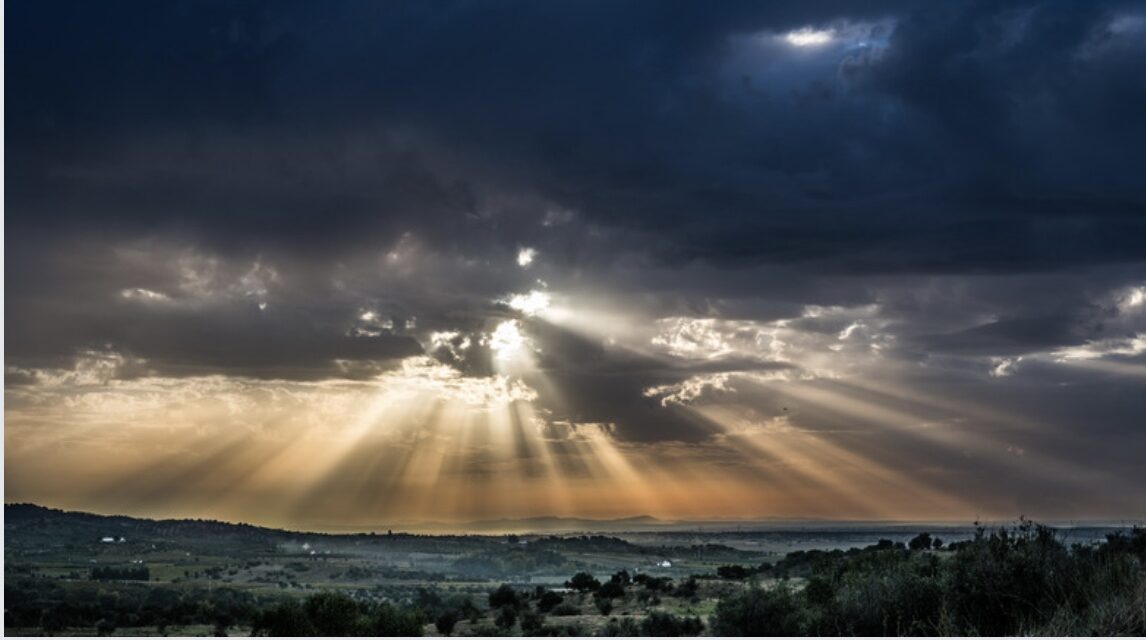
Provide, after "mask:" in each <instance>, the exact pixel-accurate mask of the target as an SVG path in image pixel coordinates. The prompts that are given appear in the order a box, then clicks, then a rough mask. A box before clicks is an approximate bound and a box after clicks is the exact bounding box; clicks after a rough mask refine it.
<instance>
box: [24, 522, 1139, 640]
mask: <svg viewBox="0 0 1146 640" xmlns="http://www.w3.org/2000/svg"><path fill="white" fill-rule="evenodd" d="M27 513H28V514H29V515H30V517H31V518H33V519H31V520H29V519H27V518H25V519H24V525H23V526H24V528H21V525H20V522H21V519H20V518H14V519H10V522H9V523H7V524H6V531H7V533H8V537H7V545H8V547H6V549H5V556H6V560H5V569H6V571H5V573H6V576H5V627H6V628H5V631H6V632H7V633H8V635H91V634H98V635H117V634H118V635H152V634H154V635H167V634H170V635H256V636H257V635H266V636H394V635H399V636H416V635H439V636H474V635H481V636H520V635H524V636H570V635H582V636H584V635H593V636H630V637H631V636H697V635H722V636H771V635H794V636H801V635H870V636H876V635H958V636H962V635H968V636H970V635H1144V634H1146V530H1143V529H1133V530H1118V531H1114V532H1111V533H1108V534H1107V535H1106V537H1105V539H1102V540H1099V539H1097V538H1092V539H1088V540H1086V541H1084V542H1076V543H1068V541H1067V540H1066V539H1064V538H1063V537H1062V536H1063V534H1062V533H1060V532H1056V531H1055V530H1053V529H1050V528H1048V527H1044V526H1039V525H1036V524H1034V523H1031V522H1028V521H1021V522H1020V523H1019V524H1018V526H1016V527H1012V528H1004V529H997V530H987V529H985V528H978V529H977V530H976V531H974V533H971V532H970V531H967V530H964V531H965V533H964V535H963V536H962V538H961V539H958V540H956V541H955V542H944V541H943V540H940V539H939V538H937V537H935V536H933V535H931V534H927V533H923V534H919V535H917V536H915V537H914V538H911V539H909V537H910V535H903V536H902V537H900V538H899V539H900V540H901V541H900V542H895V541H893V540H890V539H881V540H878V542H876V543H875V544H871V545H869V546H867V547H862V548H861V547H857V548H852V549H848V550H842V549H839V550H800V551H795V552H791V553H787V554H785V555H783V556H778V555H772V556H768V557H767V561H765V560H764V557H765V556H762V555H761V554H759V553H754V552H747V551H737V550H736V549H734V548H733V547H728V546H724V545H691V546H675V547H672V546H653V545H645V546H641V545H636V544H633V543H630V542H627V541H625V540H621V539H618V538H611V537H604V536H569V537H566V538H557V537H553V536H546V537H537V538H533V539H526V538H525V537H522V538H518V537H516V536H512V537H509V538H497V537H482V536H452V537H443V538H437V537H420V536H402V535H385V536H348V537H344V538H339V537H323V536H312V535H310V534H289V533H286V532H276V531H273V530H258V529H255V528H249V527H248V528H237V529H226V528H222V527H221V526H220V525H215V524H211V523H198V522H191V523H189V524H188V525H187V527H188V528H189V529H190V530H191V531H192V532H193V533H192V534H190V535H188V534H186V533H181V532H180V529H179V527H177V526H175V525H171V524H162V523H147V522H144V523H143V524H138V525H137V524H135V523H137V522H143V521H131V522H129V521H127V520H124V521H123V522H120V521H118V520H102V521H96V520H92V521H90V522H89V521H88V520H87V519H81V520H80V521H79V522H80V526H79V527H76V526H73V525H70V524H68V522H69V520H68V518H70V517H71V516H66V517H65V516H61V515H59V514H58V513H48V512H40V511H34V512H27ZM84 518H87V516H84ZM109 522H110V523H117V524H121V525H122V527H121V528H120V529H117V530H116V531H115V533H116V535H115V536H114V540H115V541H114V542H110V543H109V542H105V541H104V540H103V539H102V538H101V537H100V536H101V535H103V533H102V532H103V531H104V530H106V529H108V528H109ZM29 523H30V524H29ZM148 527H150V528H151V529H149V528H148ZM121 529H122V530H121ZM153 529H154V531H152V530H153ZM200 530H210V531H212V532H214V533H217V534H219V535H217V536H216V537H215V540H214V543H215V544H214V548H213V549H211V548H209V546H210V545H209V543H206V542H204V543H203V544H202V546H196V545H198V544H200V543H199V540H200V538H199V537H198V536H199V531H200ZM44 531H50V532H52V533H53V534H55V535H54V536H53V537H51V538H48V537H46V536H44V535H43V532H44ZM29 532H34V533H35V536H30V535H29ZM156 532H158V533H156ZM121 533H122V534H124V535H119V534H121ZM948 533H950V532H948ZM37 536H40V537H37ZM104 537H110V536H104ZM944 537H950V536H948V535H947V534H945V536H944ZM37 541H39V542H37ZM439 543H441V545H440V546H441V547H442V549H444V551H443V550H439V549H438V548H437V547H436V546H435V545H438V544H439ZM185 549H186V550H185ZM650 549H651V550H653V551H650ZM208 553H214V554H215V555H211V556H208V555H207V554H208ZM200 554H203V555H200ZM690 554H691V555H690ZM706 554H707V555H706ZM668 557H672V558H673V563H672V564H673V565H674V566H672V567H671V568H665V567H664V566H663V565H662V564H661V563H662V562H663V560H662V559H663V558H668ZM132 558H134V559H132ZM467 559H468V560H473V561H475V562H477V561H478V560H481V559H488V560H490V562H489V564H484V565H481V567H480V571H478V573H477V574H476V575H475V574H472V573H466V570H465V569H464V568H463V569H459V567H465V566H466V562H463V560H467ZM82 563H88V566H87V567H84V566H83V564H82ZM642 563H643V566H644V567H646V568H645V569H637V568H634V567H638V566H640V565H642ZM522 567H524V568H525V569H522ZM606 567H611V568H609V569H606ZM622 567H629V568H622ZM554 568H558V569H564V570H566V571H567V572H566V573H564V574H556V575H555V574H553V573H546V572H547V571H550V570H552V569H554ZM570 568H573V569H574V570H571V571H569V569H570ZM523 570H527V571H528V572H531V573H526V574H524V575H522V574H520V573H518V572H520V571H523ZM487 571H488V572H491V573H492V574H493V575H494V576H496V577H495V578H493V579H490V578H487V577H485V576H486V572H487ZM499 572H500V573H499ZM505 572H509V573H505ZM515 576H517V577H516V578H515Z"/></svg>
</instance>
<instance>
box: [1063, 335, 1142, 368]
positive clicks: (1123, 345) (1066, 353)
mask: <svg viewBox="0 0 1146 640" xmlns="http://www.w3.org/2000/svg"><path fill="white" fill-rule="evenodd" d="M1143 353H1146V333H1139V334H1137V335H1135V336H1134V337H1133V338H1112V339H1107V340H1091V341H1090V342H1087V343H1086V344H1084V345H1082V346H1079V347H1068V348H1066V349H1059V350H1058V351H1054V352H1052V354H1051V355H1053V356H1054V359H1055V362H1070V361H1071V360H1097V359H1099V358H1105V357H1107V356H1138V355H1142V354H1143Z"/></svg>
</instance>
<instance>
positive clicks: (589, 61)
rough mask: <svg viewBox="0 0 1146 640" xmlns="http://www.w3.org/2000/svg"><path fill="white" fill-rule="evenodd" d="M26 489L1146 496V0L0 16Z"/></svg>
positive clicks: (970, 498) (19, 458) (70, 7)
mask: <svg viewBox="0 0 1146 640" xmlns="http://www.w3.org/2000/svg"><path fill="white" fill-rule="evenodd" d="M5 19H6V23H7V29H6V34H5V38H6V44H7V47H6V53H5V77H6V86H5V95H6V103H5V113H6V120H5V138H6V149H5V156H6V162H5V194H4V204H5V247H4V253H5V257H4V267H5V293H4V296H5V305H4V325H5V327H4V332H5V333H4V343H5V344H4V346H5V355H4V360H5V362H4V365H5V378H4V383H5V392H4V402H5V407H4V420H5V427H4V481H5V488H4V495H5V500H6V501H7V502H24V501H31V502H38V503H41V504H47V505H50V506H57V507H64V508H71V509H81V510H90V511H97V512H103V513H126V514H132V515H141V516H150V517H207V518H218V519H223V520H230V521H245V522H254V523H259V524H266V525H271V526H282V527H294V528H312V529H322V528H336V527H359V528H364V529H365V528H371V527H376V526H384V525H386V524H393V523H413V522H440V523H463V522H466V521H470V520H480V519H493V518H516V517H529V516H542V515H555V516H579V517H592V518H619V517H628V516H635V515H652V516H656V517H659V518H665V519H712V518H718V519H761V518H834V519H899V520H950V521H956V522H971V521H973V520H975V519H977V518H983V519H989V518H998V519H1015V518H1018V517H1019V516H1020V515H1025V516H1028V517H1033V518H1036V519H1048V520H1050V519H1054V520H1063V519H1067V520H1070V519H1075V520H1083V519H1122V520H1128V519H1129V520H1141V519H1143V518H1146V465H1144V464H1142V459H1143V454H1144V453H1146V179H1144V178H1143V176H1144V175H1146V117H1144V114H1146V3H1143V2H1118V1H1113V0H1098V1H1089V0H1088V1H1076V2H1070V1H1065V0H1064V1H1057V0H1035V1H1029V2H1023V1H1016V2H988V1H963V0H951V1H945V2H894V1H874V2H864V3H854V2H842V1H813V2H809V1H800V2H768V3H760V2H735V1H729V2H721V3H703V2H696V3H688V2H680V3H674V2H656V1H652V0H648V1H641V0H633V1H629V2H623V3H621V2H594V1H590V0H586V1H568V2H515V1H498V0H494V1H491V2H433V1H418V2H413V1H411V2H385V3H376V2H349V1H338V0H334V1H330V2H291V1H285V2H283V1H275V2H271V1H269V0H268V1H263V0H248V1H242V2H223V1H212V0H196V1H186V2H151V1H139V2H130V1H126V0H116V1H113V2H101V3H92V2H80V1H58V0H45V1H42V2H18V3H9V4H8V5H7V7H6V14H5Z"/></svg>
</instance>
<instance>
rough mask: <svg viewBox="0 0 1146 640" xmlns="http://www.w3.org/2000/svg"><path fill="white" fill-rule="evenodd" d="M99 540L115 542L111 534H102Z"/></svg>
mask: <svg viewBox="0 0 1146 640" xmlns="http://www.w3.org/2000/svg"><path fill="white" fill-rule="evenodd" d="M99 541H100V542H115V538H113V537H111V536H104V537H102V538H100V539H99Z"/></svg>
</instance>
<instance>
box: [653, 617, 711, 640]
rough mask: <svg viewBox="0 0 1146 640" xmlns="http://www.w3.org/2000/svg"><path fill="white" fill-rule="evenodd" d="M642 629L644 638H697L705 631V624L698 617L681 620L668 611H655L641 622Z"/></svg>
mask: <svg viewBox="0 0 1146 640" xmlns="http://www.w3.org/2000/svg"><path fill="white" fill-rule="evenodd" d="M640 629H641V635H642V636H657V637H672V636H696V635H700V632H701V631H704V623H703V622H701V621H700V618H697V617H696V616H692V617H686V618H681V617H677V616H674V615H673V614H671V613H668V612H667V611H653V612H652V613H650V614H649V615H648V616H646V617H645V619H644V620H641V625H640Z"/></svg>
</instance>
